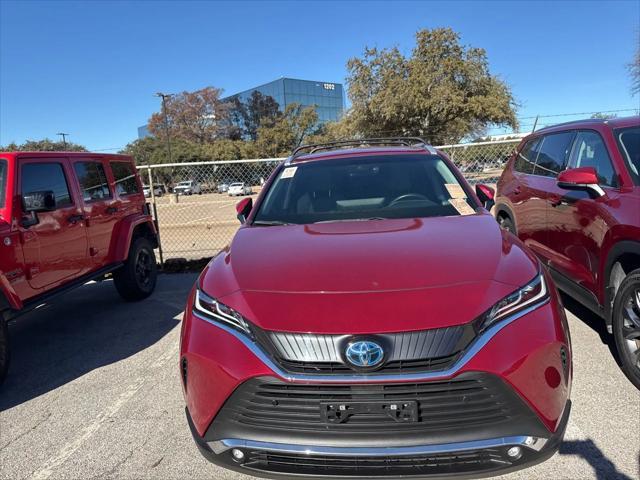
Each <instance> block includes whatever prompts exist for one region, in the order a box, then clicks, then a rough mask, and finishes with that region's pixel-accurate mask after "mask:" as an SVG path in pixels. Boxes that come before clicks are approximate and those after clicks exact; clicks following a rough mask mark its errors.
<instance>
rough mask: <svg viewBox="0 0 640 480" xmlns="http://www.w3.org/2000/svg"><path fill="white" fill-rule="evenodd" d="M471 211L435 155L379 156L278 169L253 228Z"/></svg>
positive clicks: (462, 190)
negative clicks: (255, 226) (283, 224)
mask: <svg viewBox="0 0 640 480" xmlns="http://www.w3.org/2000/svg"><path fill="white" fill-rule="evenodd" d="M476 208H477V205H476V204H475V202H474V201H473V200H472V199H471V198H470V196H469V193H468V192H467V191H466V190H465V187H463V186H462V185H461V184H460V183H459V182H458V180H457V178H456V176H455V175H454V173H453V172H452V171H451V169H450V168H449V167H448V166H447V164H446V163H445V162H444V161H443V160H442V159H441V158H440V157H438V156H428V155H424V154H423V155H414V154H402V155H384V156H383V155H379V156H368V157H352V158H341V159H335V160H330V159H327V160H319V161H315V162H309V163H307V164H298V165H295V164H294V165H292V166H288V167H285V168H283V169H282V170H281V171H280V172H279V173H278V176H277V178H276V179H275V181H274V183H273V184H272V185H271V188H270V189H269V191H268V192H267V194H266V197H265V200H264V202H262V204H261V205H260V208H259V210H258V212H257V214H256V216H255V218H254V220H253V224H254V225H261V224H262V225H270V224H282V223H295V224H308V223H316V222H333V221H340V220H367V219H386V218H420V217H435V216H447V215H460V214H461V213H474V212H475V209H476Z"/></svg>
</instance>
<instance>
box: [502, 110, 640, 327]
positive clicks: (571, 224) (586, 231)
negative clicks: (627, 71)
mask: <svg viewBox="0 0 640 480" xmlns="http://www.w3.org/2000/svg"><path fill="white" fill-rule="evenodd" d="M638 125H640V117H630V118H623V119H613V120H609V121H607V122H602V121H598V120H592V121H583V122H574V123H570V124H565V125H558V126H555V127H553V128H547V129H544V130H541V131H539V132H536V133H534V134H532V135H529V136H528V137H526V138H524V139H523V140H522V142H521V144H520V146H519V147H518V152H519V151H520V150H521V149H522V147H523V146H524V145H525V144H526V143H527V142H528V141H529V140H530V139H534V138H538V137H542V136H544V135H547V134H550V133H558V132H566V131H569V132H571V131H591V132H595V133H597V134H598V135H599V136H600V138H601V139H602V141H603V143H604V145H605V147H606V150H607V153H608V156H609V157H610V159H611V164H612V167H613V169H614V171H615V177H616V179H617V183H618V185H617V186H615V187H609V186H603V187H602V188H603V190H604V192H605V195H604V196H597V195H593V194H591V195H590V194H589V192H587V191H586V190H582V191H580V190H573V189H572V190H568V189H566V188H563V187H562V185H559V183H561V182H566V183H573V184H593V183H596V184H597V183H598V180H597V177H596V178H594V169H593V168H592V167H583V168H573V169H568V170H565V171H562V172H561V173H560V174H559V176H558V177H557V178H554V177H543V176H538V175H530V174H523V173H520V172H517V171H516V170H515V169H514V162H515V158H516V155H517V154H514V156H513V157H512V158H511V159H510V161H509V162H508V163H507V166H506V168H505V170H504V172H503V174H502V176H501V177H500V180H499V181H498V195H497V200H496V212H497V213H498V214H500V212H503V214H506V215H509V216H510V217H511V219H512V220H513V222H514V224H515V227H516V230H517V234H518V237H519V238H520V239H521V240H522V241H523V242H524V243H525V244H526V245H527V246H529V247H530V248H531V249H532V250H533V251H534V252H535V253H536V254H537V255H538V256H539V257H540V258H541V260H542V261H543V262H545V263H546V264H548V265H549V266H550V267H552V268H553V269H554V270H556V271H557V272H559V273H561V274H563V275H564V276H565V277H567V278H568V279H570V280H571V281H573V282H574V283H576V284H577V285H580V286H581V287H583V288H584V289H586V291H587V292H590V293H591V294H592V295H593V299H594V302H595V303H596V304H599V308H600V309H601V311H602V313H603V314H604V315H605V317H606V316H608V315H609V313H610V312H608V310H609V306H608V304H609V302H608V300H607V298H606V295H607V292H606V286H607V285H608V279H609V273H610V268H611V266H612V265H613V263H615V261H616V260H617V259H618V258H621V256H622V255H624V254H625V253H629V252H628V251H627V250H622V251H621V250H619V248H618V247H617V246H619V245H621V242H627V243H626V245H627V246H628V245H630V244H631V245H635V247H632V248H633V249H634V250H635V251H636V254H638V252H640V186H638V185H635V184H634V182H633V179H632V177H631V175H630V173H629V170H628V167H627V165H626V163H625V160H624V157H623V154H622V153H621V152H620V149H619V147H618V144H617V142H616V139H615V135H614V131H615V130H617V129H620V128H627V127H634V126H638ZM625 248H627V247H625Z"/></svg>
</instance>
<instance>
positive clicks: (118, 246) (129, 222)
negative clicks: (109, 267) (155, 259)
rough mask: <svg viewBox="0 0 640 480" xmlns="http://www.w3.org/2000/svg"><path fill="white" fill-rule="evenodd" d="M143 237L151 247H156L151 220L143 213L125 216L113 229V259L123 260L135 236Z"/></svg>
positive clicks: (154, 232) (156, 242) (154, 229)
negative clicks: (118, 225) (116, 227)
mask: <svg viewBox="0 0 640 480" xmlns="http://www.w3.org/2000/svg"><path fill="white" fill-rule="evenodd" d="M138 237H145V238H147V239H148V240H149V241H150V242H151V245H152V246H153V248H157V247H158V234H157V232H156V228H155V226H154V224H153V222H152V221H151V220H150V219H149V218H148V217H147V216H145V215H136V216H131V217H127V218H125V219H124V220H123V221H122V224H121V225H120V228H119V229H117V231H116V230H114V241H113V244H114V248H113V261H115V262H123V261H125V260H126V259H127V256H128V255H129V248H130V246H131V242H133V240H134V239H135V238H138Z"/></svg>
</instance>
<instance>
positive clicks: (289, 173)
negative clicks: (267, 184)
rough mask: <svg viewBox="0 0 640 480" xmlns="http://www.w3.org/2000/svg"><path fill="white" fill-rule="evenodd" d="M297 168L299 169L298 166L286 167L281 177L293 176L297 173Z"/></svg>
mask: <svg viewBox="0 0 640 480" xmlns="http://www.w3.org/2000/svg"><path fill="white" fill-rule="evenodd" d="M296 170H298V167H287V168H285V169H284V172H282V175H281V176H280V178H291V177H293V176H294V175H295V174H296Z"/></svg>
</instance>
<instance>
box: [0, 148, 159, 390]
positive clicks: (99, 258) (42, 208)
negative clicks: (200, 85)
mask: <svg viewBox="0 0 640 480" xmlns="http://www.w3.org/2000/svg"><path fill="white" fill-rule="evenodd" d="M157 246H158V240H157V234H156V228H155V225H154V223H153V220H152V218H151V216H150V214H149V209H148V206H147V205H146V203H145V200H144V195H143V192H142V184H141V183H140V179H139V178H138V175H137V174H136V168H135V165H134V163H133V160H132V159H131V158H130V157H126V156H122V155H103V154H92V153H67V152H65V153H62V152H37V153H33V152H12V153H0V382H2V380H4V377H5V376H6V373H7V369H8V366H9V337H8V330H7V323H8V321H9V320H10V319H12V318H14V317H16V316H17V315H20V314H21V313H24V312H26V311H28V310H30V309H32V308H34V307H36V306H38V305H41V304H43V303H44V302H45V301H48V300H49V299H50V298H51V297H52V296H54V295H57V294H60V293H63V292H66V291H68V290H70V289H72V288H74V287H77V286H80V285H82V284H83V283H86V282H87V281H89V280H95V279H101V278H103V277H104V276H105V275H107V274H112V275H113V280H114V284H115V286H116V289H117V290H118V292H119V293H120V295H121V296H122V297H123V298H124V299H125V300H129V301H132V300H140V299H142V298H145V297H148V296H149V295H151V293H152V292H153V290H154V288H155V284H156V275H157V267H156V260H155V255H154V252H153V249H154V248H156V247H157Z"/></svg>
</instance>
